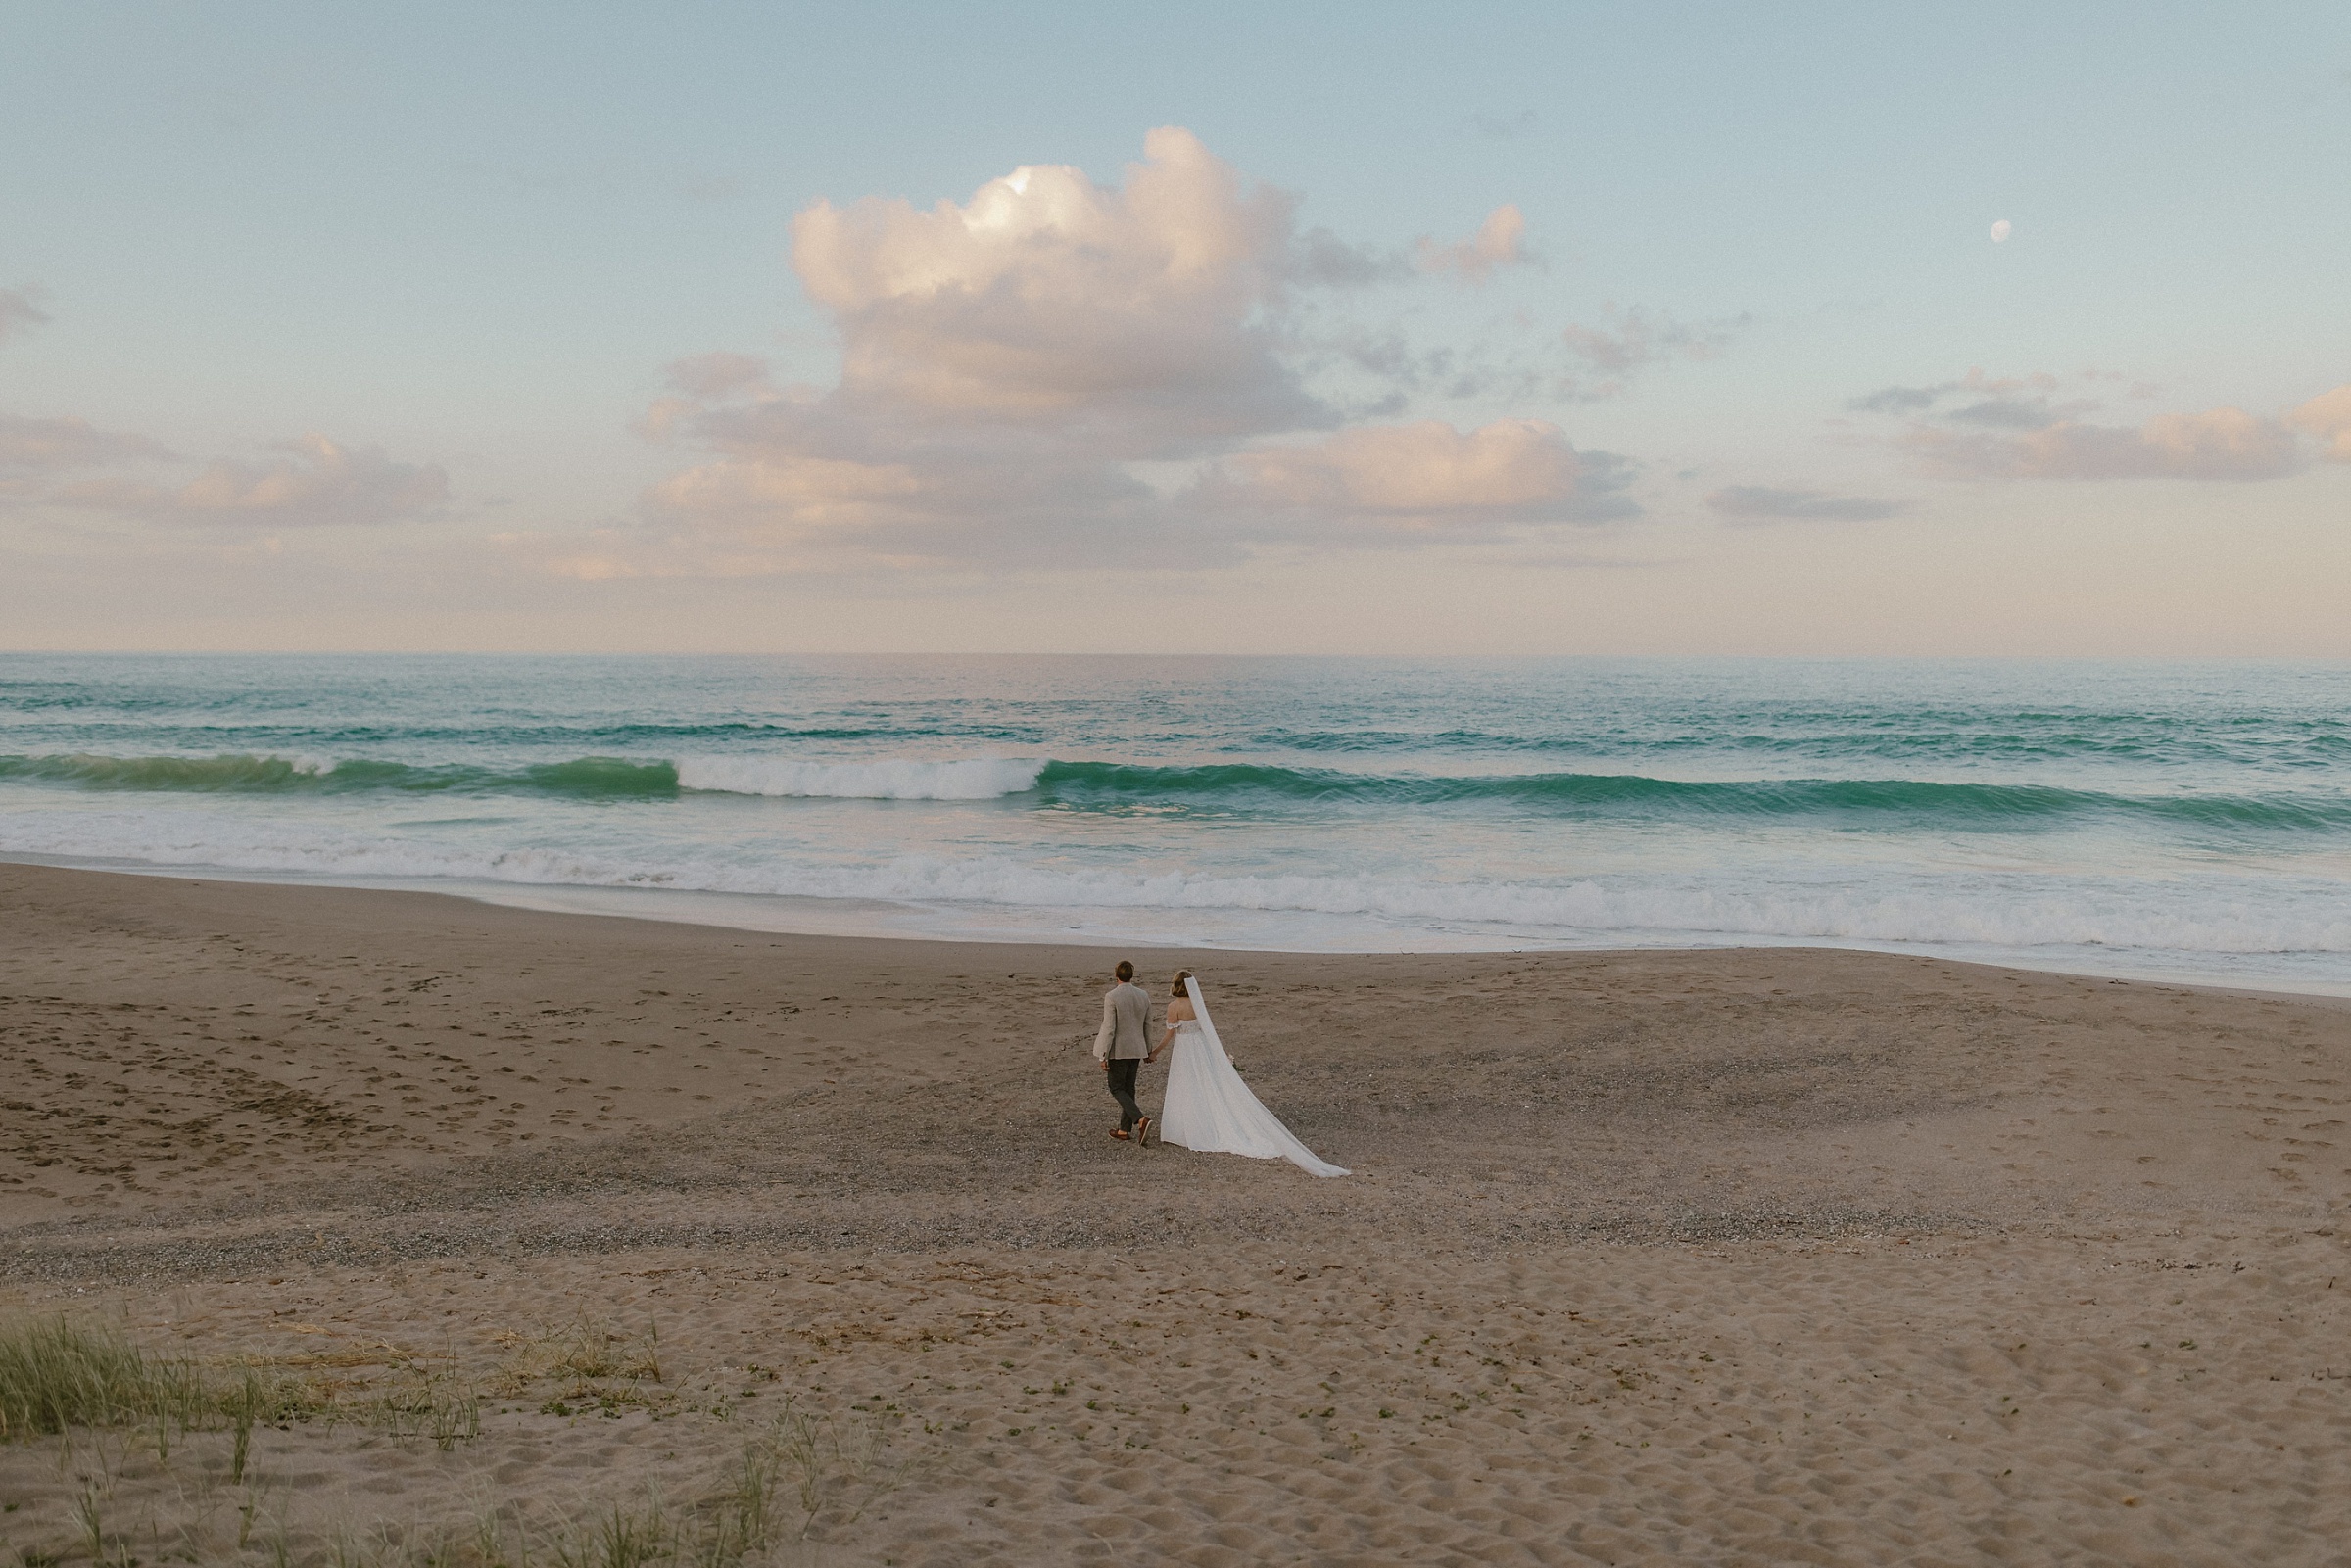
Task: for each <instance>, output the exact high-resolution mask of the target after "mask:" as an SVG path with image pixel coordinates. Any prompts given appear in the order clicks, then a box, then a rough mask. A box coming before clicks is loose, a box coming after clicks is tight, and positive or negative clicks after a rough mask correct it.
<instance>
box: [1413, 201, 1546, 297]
mask: <svg viewBox="0 0 2351 1568" xmlns="http://www.w3.org/2000/svg"><path fill="white" fill-rule="evenodd" d="M1414 261H1415V265H1417V266H1418V267H1419V269H1420V270H1421V271H1423V272H1451V273H1453V274H1454V275H1456V276H1458V277H1460V278H1463V279H1464V280H1465V281H1467V282H1470V283H1483V282H1484V281H1486V279H1487V278H1489V277H1491V276H1492V275H1493V274H1494V272H1495V271H1496V270H1497V269H1498V268H1501V267H1506V266H1529V265H1533V264H1534V263H1535V258H1534V256H1533V255H1532V254H1531V253H1530V252H1529V251H1528V250H1527V249H1526V216H1525V214H1522V213H1520V212H1519V211H1518V209H1517V208H1515V207H1512V206H1507V205H1506V206H1502V207H1497V208H1496V209H1494V211H1493V212H1491V213H1488V214H1486V220H1485V222H1483V223H1482V224H1480V225H1478V230H1477V232H1476V233H1475V234H1473V235H1471V236H1470V237H1469V238H1468V239H1465V240H1462V241H1459V242H1457V243H1455V244H1452V245H1440V244H1438V243H1437V242H1436V241H1435V240H1432V239H1429V238H1427V237H1426V236H1422V237H1421V239H1420V240H1419V241H1418V242H1417V243H1416V244H1415V247H1414Z"/></svg>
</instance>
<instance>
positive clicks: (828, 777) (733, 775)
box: [677, 757, 1045, 800]
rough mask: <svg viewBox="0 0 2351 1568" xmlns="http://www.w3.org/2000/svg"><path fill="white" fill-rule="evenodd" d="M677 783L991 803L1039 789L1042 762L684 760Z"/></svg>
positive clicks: (744, 790) (736, 790) (743, 791)
mask: <svg viewBox="0 0 2351 1568" xmlns="http://www.w3.org/2000/svg"><path fill="white" fill-rule="evenodd" d="M677 770H678V783H679V784H681V785H682V786H684V787H685V788H688V789H706V790H712V791H717V792H722V793H726V794H735V795H798V796H803V797H814V798H826V799H835V800H993V799H995V798H996V797H997V796H999V795H1017V794H1020V793H1022V792H1023V791H1025V790H1030V789H1033V788H1035V787H1036V781H1037V779H1038V777H1039V776H1040V775H1042V774H1043V772H1044V771H1045V765H1044V763H1043V762H1041V761H1024V760H1022V759H1020V758H1017V757H972V758H963V759H957V760H951V761H939V762H918V761H913V760H909V759H906V758H900V757H890V758H884V759H881V760H879V761H874V762H795V761H792V760H791V759H789V758H784V757H681V758H679V759H678V762H677Z"/></svg>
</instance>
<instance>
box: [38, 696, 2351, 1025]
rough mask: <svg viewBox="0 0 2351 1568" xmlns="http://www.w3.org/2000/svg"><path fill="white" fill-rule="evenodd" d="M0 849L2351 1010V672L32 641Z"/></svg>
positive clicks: (887, 922)
mask: <svg viewBox="0 0 2351 1568" xmlns="http://www.w3.org/2000/svg"><path fill="white" fill-rule="evenodd" d="M0 855H5V856H8V857H10V858H16V859H33V860H46V861H54V862H62V863H68V864H76V865H94V866H112V867H127V868H133V869H149V868H152V869H167V868H168V869H173V870H193V871H198V872H203V873H210V874H220V875H234V876H246V877H254V878H265V879H285V878H298V879H321V880H327V881H336V882H351V883H360V884H367V885H404V886H418V885H421V886H436V887H444V888H449V889H451V890H456V891H463V892H469V893H475V894H478V895H482V896H493V897H500V898H504V899H507V900H509V901H514V902H524V903H533V904H539V905H544V906H547V907H559V908H596V909H611V910H616V911H625V912H629V913H638V914H654V915H663V916H674V917H677V918H685V919H698V920H711V921H717V922H720V923H724V924H735V925H744V926H751V927H763V928H777V929H801V930H837V931H883V932H891V933H897V934H906V935H953V936H995V937H1004V938H1008V939H1062V940H1067V939H1077V940H1086V941H1102V942H1117V941H1154V942H1183V943H1196V944H1204V945H1219V944H1223V945H1241V946H1254V947H1275V948H1293V949H1308V950H1312V949H1345V950H1383V949H1433V948H1510V947H1527V946H1559V947H1571V946H1628V945H1661V944H1670V945H1685V944H1718V943H1756V942H1791V941H1794V942H1809V943H1832V944H1838V945H1849V946H1864V947H1880V948H1893V949H1898V950H1904V951H1926V952H1940V953H1945V954H1948V955H1950V956H1953V957H1961V958H1972V959H1987V960H1992V961H1998V962H2005V963H2020V964H2030V965H2034V966H2036V967H2040V968H2052V969H2070V970H2081V971H2086V972H2091V973H2115V974H2172V975H2181V976H2189V977H2197V978H2204V979H2217V980H2223V981H2227V982H2231V983H2239V984H2250V985H2270V986H2283V987H2289V988H2297V989H2318V990H2351V668H2347V667H2345V666H2341V665H2279V664H2230V665H2210V666H2187V665H2098V664H2030V663H2010V662H1985V663H1943V662H1916V663H1912V662H1818V663H1806V662H1783V661H1667V660H1637V661H1612V660H1549V661H1538V660H1526V661H1495V662H1469V661H1460V662H1452V661H1435V662H1402V661H1395V662H1390V661H1380V660H1346V659H1329V660H1318V659H1153V658H1132V659H1022V658H952V659H950V658H911V657H910V658H899V659H877V658H797V659H786V658H729V659H709V658H678V659H655V658H525V657H502V658H457V657H391V656H349V657H292V656H285V657H170V658H166V657H132V656H106V657H92V656H79V655H75V656H66V655H55V656H51V655H0Z"/></svg>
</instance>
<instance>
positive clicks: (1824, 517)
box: [1706, 485, 1904, 523]
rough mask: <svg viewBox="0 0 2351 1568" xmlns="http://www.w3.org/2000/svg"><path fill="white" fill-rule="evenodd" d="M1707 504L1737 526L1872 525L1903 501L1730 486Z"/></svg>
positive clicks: (1891, 513) (1898, 508) (1713, 495)
mask: <svg viewBox="0 0 2351 1568" xmlns="http://www.w3.org/2000/svg"><path fill="white" fill-rule="evenodd" d="M1706 504H1707V505H1708V506H1709V507H1711V508H1713V510H1714V511H1715V512H1716V513H1717V514H1718V515H1720V516H1723V517H1727V518H1729V519H1730V520H1731V521H1733V522H1738V523H1772V522H1828V523H1874V522H1879V521H1882V520H1884V519H1886V518H1888V517H1893V516H1895V514H1897V513H1899V512H1901V511H1902V510H1904V506H1903V503H1902V502H1900V501H1898V500H1883V499H1879V498H1877V497H1875V496H1837V495H1831V494H1829V493H1828V492H1826V491H1819V490H1778V489H1774V488H1772V487H1771V486H1768V485H1729V486H1726V487H1724V488H1723V489H1721V490H1717V491H1715V492H1713V493H1712V494H1711V495H1709V496H1707V497H1706Z"/></svg>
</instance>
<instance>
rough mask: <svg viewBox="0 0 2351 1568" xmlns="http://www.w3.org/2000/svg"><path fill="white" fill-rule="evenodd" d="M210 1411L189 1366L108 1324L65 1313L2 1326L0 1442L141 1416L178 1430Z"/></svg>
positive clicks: (135, 1419) (136, 1419)
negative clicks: (152, 1350) (103, 1325)
mask: <svg viewBox="0 0 2351 1568" xmlns="http://www.w3.org/2000/svg"><path fill="white" fill-rule="evenodd" d="M215 1410H216V1405H215V1403H214V1402H213V1400H212V1398H211V1391H210V1390H209V1389H208V1388H207V1387H206V1386H205V1382H204V1379H203V1378H202V1377H200V1376H199V1375H198V1374H197V1371H196V1369H195V1368H194V1367H193V1366H192V1365H190V1364H189V1363H188V1362H185V1361H174V1360H168V1359H164V1358H161V1357H157V1356H152V1355H149V1354H147V1353H146V1352H144V1351H142V1350H140V1349H139V1348H138V1347H137V1346H135V1345H133V1344H131V1343H130V1341H129V1340H127V1339H124V1338H123V1337H122V1336H121V1335H120V1334H118V1333H115V1332H114V1331H113V1330H111V1329H107V1328H101V1327H96V1326H93V1325H91V1324H87V1323H76V1322H72V1321H71V1320H69V1319H67V1318H63V1317H59V1318H38V1319H33V1320H31V1321H26V1322H18V1323H13V1324H6V1325H0V1441H6V1442H21V1441H23V1440H24V1439H26V1438H31V1437H37V1436H40V1435H43V1434H46V1433H55V1432H64V1431H66V1430H68V1429H69V1428H72V1427H106V1426H132V1425H136V1424H138V1423H140V1422H144V1421H161V1422H168V1423H170V1424H172V1425H176V1426H178V1427H179V1428H180V1429H181V1430H183V1431H184V1430H186V1429H187V1428H189V1427H191V1426H196V1425H199V1424H201V1423H203V1422H204V1421H205V1420H206V1418H207V1417H209V1416H211V1415H212V1414H213V1413H214V1412H215Z"/></svg>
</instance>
